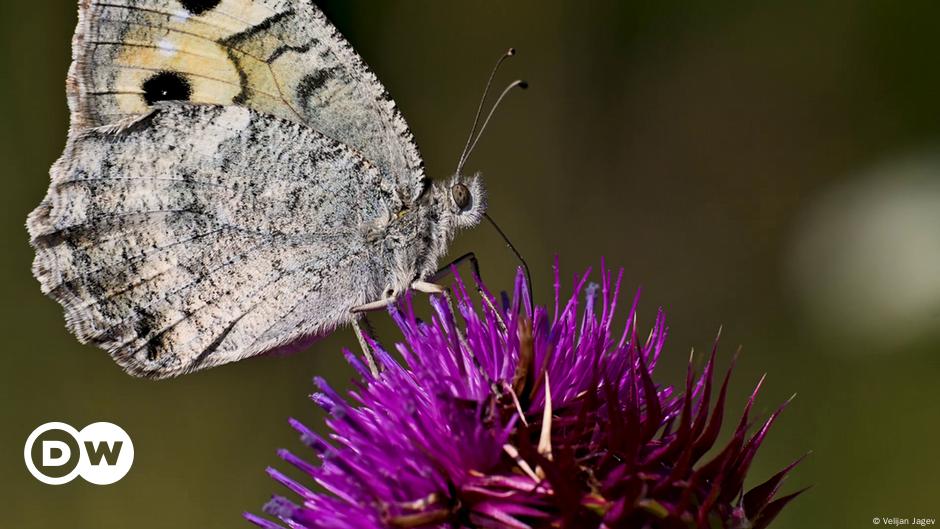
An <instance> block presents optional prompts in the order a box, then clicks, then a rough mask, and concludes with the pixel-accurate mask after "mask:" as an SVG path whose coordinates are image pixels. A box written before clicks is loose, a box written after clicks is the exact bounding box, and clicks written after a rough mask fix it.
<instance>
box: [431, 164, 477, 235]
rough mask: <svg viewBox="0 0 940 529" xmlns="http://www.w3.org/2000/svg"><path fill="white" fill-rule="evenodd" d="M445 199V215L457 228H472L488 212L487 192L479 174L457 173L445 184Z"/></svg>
mask: <svg viewBox="0 0 940 529" xmlns="http://www.w3.org/2000/svg"><path fill="white" fill-rule="evenodd" d="M445 187H446V189H443V190H442V191H444V194H445V195H446V197H445V200H443V201H442V202H443V206H444V209H445V215H444V216H445V217H449V220H450V222H449V224H451V225H452V226H454V227H455V228H470V227H473V226H476V225H477V224H479V223H480V220H482V219H483V213H485V212H486V192H485V191H484V190H483V183H482V181H481V179H480V175H479V174H475V175H473V176H461V175H457V176H455V177H454V178H452V179H451V180H450V182H448V183H447V184H445Z"/></svg>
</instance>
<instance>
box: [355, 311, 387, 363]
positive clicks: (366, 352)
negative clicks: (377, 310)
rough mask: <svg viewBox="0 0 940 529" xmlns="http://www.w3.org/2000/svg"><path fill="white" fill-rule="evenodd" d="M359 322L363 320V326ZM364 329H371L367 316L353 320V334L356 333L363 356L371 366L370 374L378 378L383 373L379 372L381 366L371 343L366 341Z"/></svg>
mask: <svg viewBox="0 0 940 529" xmlns="http://www.w3.org/2000/svg"><path fill="white" fill-rule="evenodd" d="M359 320H362V325H360V322H359ZM362 327H365V328H366V329H369V328H370V327H371V325H369V320H367V319H366V317H365V316H361V317H358V318H353V332H355V333H356V339H358V340H359V347H360V348H361V349H362V355H363V356H364V357H365V359H366V364H368V366H369V372H370V373H372V376H373V377H378V376H379V374H380V373H381V370H379V364H378V362H376V361H375V354H373V352H372V348H371V347H369V343H368V342H367V341H366V335H365V333H364V332H363V330H362Z"/></svg>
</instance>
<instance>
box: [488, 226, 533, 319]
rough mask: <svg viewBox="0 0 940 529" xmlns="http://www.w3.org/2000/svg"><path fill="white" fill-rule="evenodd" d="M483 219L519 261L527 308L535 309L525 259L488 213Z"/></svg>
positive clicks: (530, 277)
mask: <svg viewBox="0 0 940 529" xmlns="http://www.w3.org/2000/svg"><path fill="white" fill-rule="evenodd" d="M483 217H484V218H485V219H486V220H487V222H489V223H490V224H491V225H492V226H493V228H495V229H496V232H497V233H499V236H500V237H502V238H503V241H505V242H506V246H507V247H508V248H509V249H510V250H512V253H513V254H515V256H516V259H518V260H519V263H520V264H522V269H523V270H524V271H525V286H526V291H527V292H526V293H527V294H528V295H529V306H530V307H533V309H534V307H535V300H534V298H533V297H532V274H531V273H530V272H529V265H528V263H526V262H525V258H524V257H522V254H521V253H519V250H517V249H516V247H515V246H513V244H512V241H510V240H509V237H507V236H506V233H505V232H504V231H503V230H502V228H500V227H499V224H496V221H495V220H493V217H490V216H489V214H488V213H485V212H484V213H483Z"/></svg>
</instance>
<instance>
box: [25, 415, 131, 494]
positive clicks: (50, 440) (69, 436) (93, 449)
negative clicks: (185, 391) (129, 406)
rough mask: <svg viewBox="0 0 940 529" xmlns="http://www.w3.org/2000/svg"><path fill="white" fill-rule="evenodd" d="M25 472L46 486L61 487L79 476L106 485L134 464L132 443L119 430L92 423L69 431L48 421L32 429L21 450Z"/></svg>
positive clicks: (118, 478) (113, 425)
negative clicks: (27, 471) (80, 428)
mask: <svg viewBox="0 0 940 529" xmlns="http://www.w3.org/2000/svg"><path fill="white" fill-rule="evenodd" d="M23 459H24V461H25V462H26V469H27V470H29V473H30V474H32V475H33V477H34V478H36V479H38V480H39V481H41V482H43V483H46V484H48V485H62V484H64V483H68V482H70V481H72V480H73V479H75V477H76V476H81V477H82V479H84V480H85V481H87V482H89V483H94V484H95V485H110V484H112V483H115V482H116V481H118V480H120V479H121V478H123V477H124V476H125V475H127V472H128V471H129V470H130V469H131V465H132V464H133V463H134V443H133V442H131V438H130V436H129V435H127V432H125V431H124V429H123V428H121V427H120V426H118V425H116V424H112V423H109V422H96V423H93V424H89V425H88V426H86V427H84V428H82V430H81V431H78V430H76V429H75V428H72V427H71V426H69V425H68V424H65V423H64V422H48V423H46V424H43V425H42V426H40V427H39V428H36V429H35V430H33V433H31V434H29V437H28V438H27V439H26V446H25V448H24V449H23Z"/></svg>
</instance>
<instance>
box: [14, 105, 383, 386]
mask: <svg viewBox="0 0 940 529" xmlns="http://www.w3.org/2000/svg"><path fill="white" fill-rule="evenodd" d="M395 200H396V198H395V190H394V186H393V184H392V183H391V182H388V180H387V179H386V178H384V177H383V175H382V174H381V172H380V171H379V170H378V169H377V168H375V167H374V166H372V165H371V164H370V163H369V162H367V161H365V160H363V159H362V157H361V156H360V155H359V154H358V153H356V152H355V151H353V150H351V149H349V148H347V147H346V146H344V145H342V144H340V143H338V142H336V141H335V140H333V139H331V138H327V137H325V136H323V135H322V134H319V133H317V132H316V131H313V130H312V129H309V128H307V127H305V126H302V125H299V124H296V123H292V122H289V121H285V120H282V119H279V118H275V117H272V116H268V115H264V114H259V113H257V112H254V111H250V110H248V109H246V108H242V107H236V106H227V107H222V106H210V105H192V104H185V103H172V104H167V103H164V104H161V105H158V106H157V107H156V110H154V111H152V112H151V113H150V114H149V115H146V116H145V117H142V118H139V119H137V120H136V121H133V122H126V123H122V124H118V125H115V126H113V127H104V128H98V129H88V130H85V131H82V132H80V133H76V134H75V135H74V136H73V137H72V138H71V139H70V141H69V144H68V146H67V148H66V151H65V154H63V156H62V158H61V159H60V160H59V161H58V162H57V164H56V165H55V166H54V167H53V170H52V183H51V186H50V188H49V192H48V195H47V196H46V199H45V200H44V201H43V203H42V204H41V205H40V206H39V207H38V208H37V209H36V210H35V211H34V212H33V213H32V214H31V215H30V217H29V219H28V228H29V232H30V236H31V240H32V244H33V246H34V247H35V250H36V260H35V262H34V274H35V275H36V277H37V278H38V279H39V281H40V282H41V284H42V289H43V291H44V292H45V293H47V294H48V295H50V296H51V297H53V298H54V299H56V300H57V301H59V302H60V303H61V304H62V305H63V306H64V307H65V312H66V321H67V325H68V327H69V328H70V330H71V331H72V332H74V333H75V334H76V336H77V337H78V338H79V339H80V340H81V341H82V342H85V343H94V344H96V345H98V346H100V347H102V348H104V349H106V350H108V351H109V352H110V353H111V354H112V355H113V356H114V358H115V359H116V360H117V361H118V363H120V364H121V365H122V366H123V367H125V368H126V369H127V370H128V371H130V372H132V373H135V374H138V375H144V376H153V377H166V376H173V375H178V374H181V373H186V372H189V371H193V370H196V369H199V368H203V367H208V366H212V365H218V364H223V363H226V362H231V361H235V360H238V359H241V358H245V357H248V356H251V355H254V354H258V353H260V352H263V351H268V350H271V349H274V348H277V347H279V346H282V345H285V344H288V343H296V342H297V340H298V339H301V338H303V337H306V336H314V335H319V334H322V333H325V332H328V331H329V330H331V329H332V328H334V327H335V326H337V325H339V324H342V323H346V322H348V321H349V309H350V308H351V307H353V306H355V305H357V304H360V303H364V302H366V301H371V300H373V299H376V298H377V297H378V296H379V295H380V293H381V290H382V288H383V287H384V283H383V282H384V280H385V276H384V272H385V269H386V268H387V265H386V264H384V263H383V262H381V260H382V259H383V258H384V257H385V256H384V255H383V254H382V251H381V250H380V249H376V247H375V246H374V245H373V246H370V243H369V233H370V231H371V230H373V229H381V227H382V223H383V222H386V221H387V219H389V218H391V217H392V216H393V210H394V209H395V207H396V206H394V201H395ZM390 204H392V205H391V206H390Z"/></svg>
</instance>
